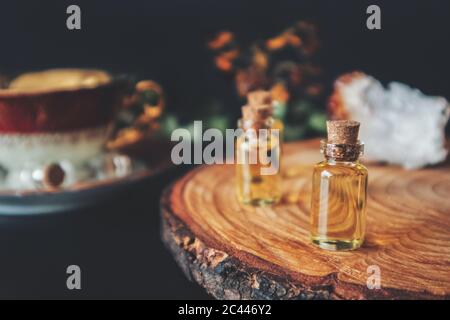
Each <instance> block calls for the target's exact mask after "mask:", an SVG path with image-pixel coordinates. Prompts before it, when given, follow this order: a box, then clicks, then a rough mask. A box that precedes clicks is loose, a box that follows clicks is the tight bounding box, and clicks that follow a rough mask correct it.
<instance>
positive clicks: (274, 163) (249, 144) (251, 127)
mask: <svg viewBox="0 0 450 320" xmlns="http://www.w3.org/2000/svg"><path fill="white" fill-rule="evenodd" d="M247 97H248V104H247V105H245V106H243V107H242V118H241V119H239V121H238V127H239V129H241V130H242V134H241V135H240V136H239V137H238V138H237V140H236V161H237V163H236V184H237V196H238V199H239V201H240V202H241V203H243V204H248V205H253V206H263V205H270V204H274V203H277V202H278V201H279V200H280V198H281V175H280V172H279V171H280V170H279V169H280V153H281V135H282V133H281V131H282V129H283V124H282V122H281V121H280V120H275V119H274V118H273V117H272V114H273V105H272V98H271V95H270V92H267V91H255V92H252V93H250V94H249V95H248V96H247Z"/></svg>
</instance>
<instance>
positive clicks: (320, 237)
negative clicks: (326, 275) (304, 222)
mask: <svg viewBox="0 0 450 320" xmlns="http://www.w3.org/2000/svg"><path fill="white" fill-rule="evenodd" d="M359 126H360V124H359V122H356V121H350V120H341V121H327V131H328V140H322V141H321V151H322V153H323V154H324V156H325V160H324V161H322V162H320V163H318V164H317V165H316V166H315V167H314V172H313V189H312V200H311V240H312V242H313V243H314V244H315V245H317V246H319V247H320V248H323V249H327V250H336V251H337V250H353V249H356V248H359V247H360V246H361V245H362V243H363V242H364V235H365V228H366V212H365V210H366V201H367V200H366V199H367V182H368V171H367V169H366V167H364V166H363V165H362V164H361V163H360V162H359V157H360V155H362V154H363V150H364V144H363V143H361V142H360V141H359V140H358V132H359Z"/></svg>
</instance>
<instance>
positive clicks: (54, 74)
mask: <svg viewBox="0 0 450 320" xmlns="http://www.w3.org/2000/svg"><path fill="white" fill-rule="evenodd" d="M129 88H130V82H129V81H127V80H125V79H123V78H120V79H119V78H114V77H112V76H110V75H109V74H108V73H106V72H104V71H100V70H83V69H55V70H47V71H42V72H33V73H27V74H24V75H22V76H19V77H17V78H16V79H14V80H12V81H11V82H10V83H9V85H8V86H7V87H6V88H4V89H0V166H1V167H3V168H4V169H6V170H7V171H8V172H13V171H17V170H21V168H23V167H24V165H25V164H29V163H32V164H33V165H35V166H41V167H42V166H45V165H47V164H52V163H60V162H64V161H66V162H70V164H71V165H73V166H74V167H77V166H79V165H82V164H83V163H84V162H86V161H87V160H89V159H91V158H93V157H95V156H96V155H98V154H99V153H100V152H102V150H103V147H104V145H105V143H106V141H107V140H108V139H109V137H110V134H111V132H112V129H113V123H114V118H115V115H116V113H117V111H118V110H119V109H120V108H121V106H122V105H123V103H124V99H125V97H126V96H127V94H129V92H130V91H129Z"/></svg>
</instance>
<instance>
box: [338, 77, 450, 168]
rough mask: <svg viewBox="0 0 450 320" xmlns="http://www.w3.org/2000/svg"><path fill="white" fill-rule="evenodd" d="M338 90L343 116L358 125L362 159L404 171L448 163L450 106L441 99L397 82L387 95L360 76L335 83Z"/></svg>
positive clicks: (371, 79)
mask: <svg viewBox="0 0 450 320" xmlns="http://www.w3.org/2000/svg"><path fill="white" fill-rule="evenodd" d="M336 89H337V90H338V91H339V95H340V99H341V100H340V101H341V103H342V104H343V107H344V108H345V111H346V113H348V115H349V116H350V118H351V119H353V120H357V121H359V122H360V123H361V128H360V139H361V140H362V141H363V142H364V143H365V157H366V158H368V159H370V160H374V161H382V162H387V163H392V164H399V165H401V166H403V167H404V168H407V169H414V168H420V167H424V166H426V165H431V164H437V163H439V162H442V161H444V160H445V159H446V157H447V153H448V150H447V149H446V148H445V144H446V137H445V126H446V124H447V121H448V119H449V115H450V105H449V103H448V101H447V100H446V99H445V98H443V97H431V96H426V95H424V94H423V93H422V92H420V91H419V90H417V89H413V88H411V87H409V86H407V85H405V84H402V83H398V82H391V83H390V84H389V85H388V86H387V89H385V88H384V87H383V86H382V84H381V83H380V82H379V81H377V80H376V79H374V78H373V77H370V76H367V75H364V74H358V75H357V76H354V77H353V78H352V80H351V81H345V83H344V82H343V83H339V82H337V84H336Z"/></svg>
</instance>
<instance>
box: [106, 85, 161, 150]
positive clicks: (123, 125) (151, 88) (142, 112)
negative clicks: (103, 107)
mask: <svg viewBox="0 0 450 320" xmlns="http://www.w3.org/2000/svg"><path fill="white" fill-rule="evenodd" d="M164 108H165V97H164V91H163V89H162V87H161V85H159V84H158V83H157V82H155V81H153V80H142V81H139V82H137V83H136V85H135V88H134V92H133V93H132V94H131V95H129V96H127V97H125V99H124V102H123V110H122V112H120V113H119V117H118V122H119V128H118V129H119V130H118V131H117V132H116V134H115V136H114V137H113V139H111V140H110V141H109V142H108V143H107V148H108V149H110V150H117V149H121V148H123V147H125V146H127V145H130V144H133V143H136V142H137V141H139V140H142V139H143V138H145V137H146V136H148V135H150V134H151V133H153V132H155V130H156V129H158V124H157V122H156V120H157V119H158V118H159V117H160V116H161V114H162V112H163V110H164Z"/></svg>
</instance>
